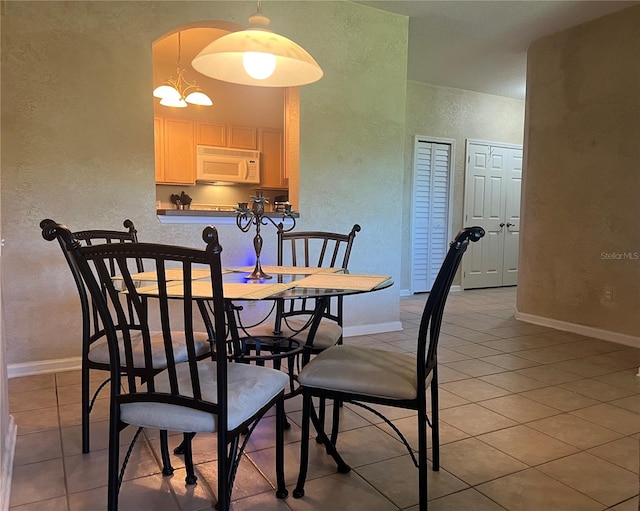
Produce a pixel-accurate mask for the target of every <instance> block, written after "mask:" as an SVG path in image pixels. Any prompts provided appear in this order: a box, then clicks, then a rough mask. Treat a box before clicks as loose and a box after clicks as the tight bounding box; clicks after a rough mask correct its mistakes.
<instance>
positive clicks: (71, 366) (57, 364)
mask: <svg viewBox="0 0 640 511" xmlns="http://www.w3.org/2000/svg"><path fill="white" fill-rule="evenodd" d="M81 364H82V361H81V359H80V357H73V358H59V359H54V360H39V361H36V362H24V363H21V364H9V365H8V366H7V376H8V377H9V378H17V377H18V376H31V375H33V374H46V373H60V372H63V371H73V370H76V369H80V368H81Z"/></svg>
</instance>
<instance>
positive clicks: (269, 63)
mask: <svg viewBox="0 0 640 511" xmlns="http://www.w3.org/2000/svg"><path fill="white" fill-rule="evenodd" d="M270 22H271V21H270V20H269V18H268V17H267V16H265V15H264V14H262V2H261V1H260V0H258V10H257V12H255V13H253V14H252V15H251V16H249V27H248V28H246V29H244V30H240V31H238V32H231V33H229V34H227V35H224V36H222V37H220V38H218V39H216V40H215V41H213V42H212V43H210V44H209V45H208V46H206V47H205V48H204V49H203V50H202V51H201V52H200V53H199V54H198V55H196V57H195V58H194V59H193V61H192V62H191V65H192V66H193V68H194V69H195V70H196V71H198V72H200V73H202V74H203V75H205V76H209V77H211V78H215V79H216V80H222V81H224V82H231V83H238V84H241V85H257V86H261V87H296V86H298V85H306V84H308V83H313V82H316V81H318V80H320V78H322V75H323V73H322V69H321V68H320V66H319V65H318V63H317V62H316V61H315V60H314V59H313V57H312V56H311V55H309V54H308V53H307V52H306V51H305V50H304V49H303V48H302V47H300V46H299V45H297V44H296V43H294V42H293V41H291V40H290V39H287V38H286V37H283V36H281V35H278V34H276V33H275V32H272V31H271V30H269V28H268V27H269V23H270Z"/></svg>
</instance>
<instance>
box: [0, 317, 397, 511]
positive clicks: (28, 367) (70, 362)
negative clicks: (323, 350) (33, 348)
mask: <svg viewBox="0 0 640 511" xmlns="http://www.w3.org/2000/svg"><path fill="white" fill-rule="evenodd" d="M398 330H402V323H401V322H400V321H392V322H389V323H376V324H374V325H356V326H347V327H345V328H344V336H345V337H354V336H356V335H371V334H380V333H383V332H395V331H398ZM81 363H82V361H81V359H80V357H73V358H60V359H54V360H40V361H37V362H24V363H21V364H9V366H7V376H8V377H9V378H17V377H19V376H31V375H34V374H47V373H60V372H63V371H74V370H79V369H81ZM0 511H2V510H0Z"/></svg>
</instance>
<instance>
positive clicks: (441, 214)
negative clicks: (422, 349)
mask: <svg viewBox="0 0 640 511" xmlns="http://www.w3.org/2000/svg"><path fill="white" fill-rule="evenodd" d="M450 159H451V146H450V145H449V144H439V143H434V142H427V141H423V140H416V147H415V152H414V168H413V172H414V187H413V210H412V217H413V218H412V220H413V222H412V225H413V232H412V254H411V257H412V265H411V266H412V268H411V269H412V271H411V280H412V291H413V292H414V293H422V292H428V291H431V287H432V286H433V282H434V280H435V278H436V275H437V274H438V270H439V269H440V266H441V265H442V261H444V258H445V255H446V253H447V243H448V240H447V236H448V224H449V180H450V172H449V168H450Z"/></svg>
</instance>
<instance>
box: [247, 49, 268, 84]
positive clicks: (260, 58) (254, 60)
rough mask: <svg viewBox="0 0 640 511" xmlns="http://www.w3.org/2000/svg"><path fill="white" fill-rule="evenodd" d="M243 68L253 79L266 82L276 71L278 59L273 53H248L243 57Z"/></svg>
mask: <svg viewBox="0 0 640 511" xmlns="http://www.w3.org/2000/svg"><path fill="white" fill-rule="evenodd" d="M242 66H243V67H244V70H245V71H246V72H247V74H248V75H249V76H250V77H251V78H255V79H256V80H265V79H267V78H269V77H270V76H271V75H272V74H273V72H274V71H275V70H276V57H275V55H272V54H271V53H262V52H257V51H248V52H246V53H244V54H243V55H242Z"/></svg>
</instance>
